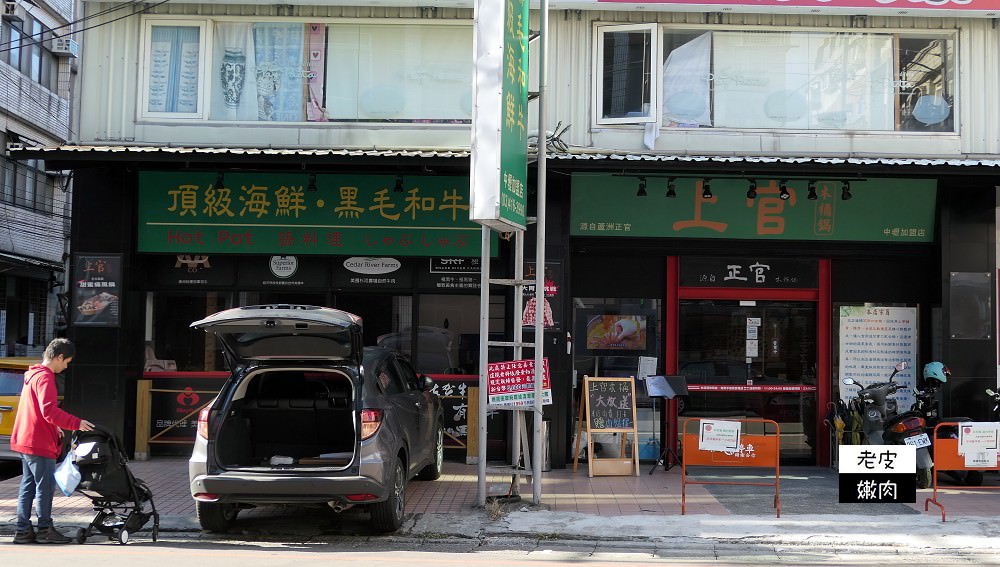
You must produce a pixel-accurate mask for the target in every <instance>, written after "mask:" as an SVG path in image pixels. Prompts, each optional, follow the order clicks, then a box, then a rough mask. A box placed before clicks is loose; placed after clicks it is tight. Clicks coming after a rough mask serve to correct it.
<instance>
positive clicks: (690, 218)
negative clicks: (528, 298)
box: [570, 173, 937, 242]
mask: <svg viewBox="0 0 1000 567" xmlns="http://www.w3.org/2000/svg"><path fill="white" fill-rule="evenodd" d="M660 175H662V177H661V176H660ZM668 175H669V174H667V173H664V174H657V177H646V178H645V181H646V188H647V192H648V196H645V197H638V196H636V192H637V188H638V186H639V181H640V179H639V177H638V176H617V175H586V174H578V175H574V176H573V190H572V201H571V202H572V204H571V207H572V210H571V212H570V218H571V228H570V234H572V235H573V236H611V237H614V236H622V237H677V238H736V239H773V240H834V241H835V240H845V241H873V242H933V241H934V215H935V205H936V200H937V184H936V182H935V181H934V180H926V179H866V180H859V181H851V182H850V194H851V198H850V199H849V200H844V199H842V198H841V197H842V191H843V186H842V182H841V180H840V179H837V180H830V179H822V180H820V179H818V180H816V185H815V188H816V197H817V198H816V199H815V200H810V199H808V183H809V180H807V179H791V180H787V181H786V188H787V190H788V193H789V198H788V199H787V200H784V199H781V198H780V196H779V195H780V183H781V179H778V178H774V179H771V178H763V177H759V178H756V183H757V188H756V191H757V196H756V198H755V199H749V198H747V190H748V188H749V180H748V179H746V178H731V179H722V178H717V179H712V180H711V181H710V183H709V189H710V193H711V198H708V199H706V198H705V197H704V190H705V187H704V181H703V180H702V179H700V178H698V179H694V178H681V177H678V178H676V180H675V181H674V184H675V191H676V197H673V198H671V197H666V196H665V195H666V192H667V181H668V177H667V176H668Z"/></svg>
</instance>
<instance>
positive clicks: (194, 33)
mask: <svg viewBox="0 0 1000 567" xmlns="http://www.w3.org/2000/svg"><path fill="white" fill-rule="evenodd" d="M203 32H204V25H203V24H201V23H197V22H195V23H186V22H185V23H179V24H174V23H168V22H163V23H160V22H157V23H155V24H152V23H149V24H148V25H147V27H146V36H147V38H148V39H147V46H146V54H145V65H144V67H143V68H144V73H143V75H142V80H143V87H142V93H143V94H144V98H145V101H144V103H145V104H144V106H143V110H144V113H145V115H147V116H149V115H167V116H174V117H178V118H197V117H199V116H200V113H201V112H202V106H203V105H202V90H203V89H202V88H201V85H202V80H203V77H204V68H203V67H204V59H205V57H204V54H203V52H202V51H203V41H202V36H203V35H204V33H203Z"/></svg>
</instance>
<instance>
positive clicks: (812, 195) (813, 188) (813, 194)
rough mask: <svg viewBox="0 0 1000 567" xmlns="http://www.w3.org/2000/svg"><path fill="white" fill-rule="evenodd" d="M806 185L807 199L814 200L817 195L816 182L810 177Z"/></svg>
mask: <svg viewBox="0 0 1000 567" xmlns="http://www.w3.org/2000/svg"><path fill="white" fill-rule="evenodd" d="M808 187H809V195H808V199H809V200H810V201H815V200H816V199H818V197H817V196H816V182H815V181H813V180H812V179H810V180H809V186H808Z"/></svg>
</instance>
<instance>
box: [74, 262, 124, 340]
mask: <svg viewBox="0 0 1000 567" xmlns="http://www.w3.org/2000/svg"><path fill="white" fill-rule="evenodd" d="M121 279H122V258H121V255H118V254H113V255H102V256H99V255H91V254H78V255H76V257H75V258H74V260H73V283H72V293H73V302H72V303H73V305H72V308H71V310H70V311H71V317H72V322H73V324H74V325H81V326H83V325H86V326H90V327H117V326H119V325H121V320H120V318H119V312H118V305H119V303H120V301H119V299H120V298H121V293H122V282H121Z"/></svg>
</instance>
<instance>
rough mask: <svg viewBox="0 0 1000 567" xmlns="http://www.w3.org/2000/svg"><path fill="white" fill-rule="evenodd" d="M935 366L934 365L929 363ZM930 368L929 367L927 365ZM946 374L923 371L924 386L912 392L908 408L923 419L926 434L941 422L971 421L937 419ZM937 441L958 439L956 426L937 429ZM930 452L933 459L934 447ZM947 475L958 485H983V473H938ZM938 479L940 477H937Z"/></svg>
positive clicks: (959, 418) (958, 418) (956, 418)
mask: <svg viewBox="0 0 1000 567" xmlns="http://www.w3.org/2000/svg"><path fill="white" fill-rule="evenodd" d="M931 364H935V363H931ZM928 366H930V365H928ZM945 373H946V374H941V373H938V375H939V376H940V377H936V376H935V375H934V374H933V373H928V371H927V370H926V369H925V371H924V386H923V388H918V389H916V391H914V395H915V396H916V399H917V401H916V402H915V403H914V404H913V406H912V407H911V408H910V409H911V410H912V411H915V412H917V413H918V414H920V415H921V416H923V418H924V422H925V423H926V425H927V433H928V434H932V435H933V434H934V428H935V426H937V424H939V423H942V422H946V423H948V422H956V423H961V422H964V421H972V418H968V417H939V416H938V395H937V393H938V389H939V388H940V387H941V386H942V385H943V384H944V380H946V379H947V378H946V375H950V374H951V373H950V372H948V371H947V369H946V368H945ZM987 392H989V390H987ZM936 438H937V439H958V426H947V425H946V426H944V427H939V428H938V429H937V435H936ZM932 443H933V440H932ZM929 451H930V452H931V458H932V459H933V455H934V447H933V445H932V446H931V447H930V448H929ZM939 472H942V473H945V474H946V475H948V477H950V478H951V480H953V481H954V482H957V483H959V484H965V485H967V486H982V484H983V471H939ZM939 478H940V477H939Z"/></svg>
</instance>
